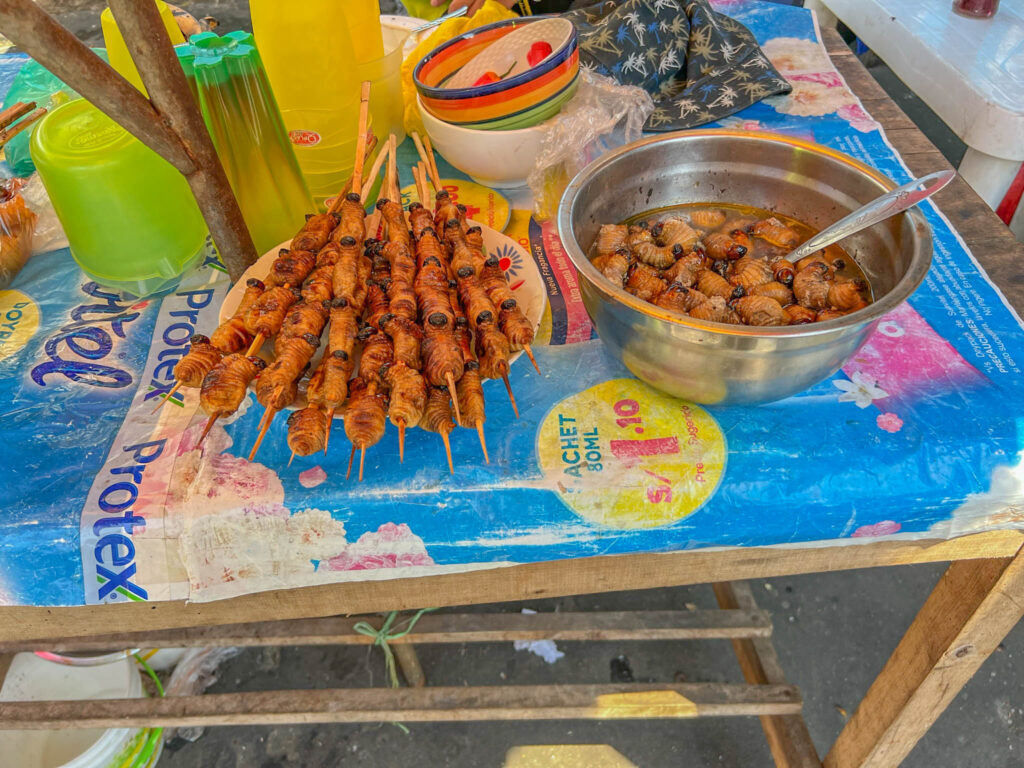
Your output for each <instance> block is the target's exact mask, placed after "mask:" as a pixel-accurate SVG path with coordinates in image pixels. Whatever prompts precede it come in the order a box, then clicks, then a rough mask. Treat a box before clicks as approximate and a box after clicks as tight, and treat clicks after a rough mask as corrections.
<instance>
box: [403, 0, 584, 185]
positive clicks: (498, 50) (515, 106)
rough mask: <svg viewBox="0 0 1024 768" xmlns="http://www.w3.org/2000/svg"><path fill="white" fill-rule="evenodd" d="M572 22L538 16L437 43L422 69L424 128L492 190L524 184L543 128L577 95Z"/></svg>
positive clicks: (418, 75)
mask: <svg viewBox="0 0 1024 768" xmlns="http://www.w3.org/2000/svg"><path fill="white" fill-rule="evenodd" d="M579 74H580V60H579V48H578V44H577V40H576V29H575V28H574V27H573V25H572V22H570V21H569V20H567V19H562V18H558V17H554V16H536V17H530V18H525V19H512V20H508V21H501V22H498V23H496V24H489V25H487V26H484V27H480V28H478V29H474V30H471V31H470V32H467V33H465V34H463V35H459V36H458V37H455V38H452V39H451V40H449V41H448V42H446V43H444V44H443V45H440V46H438V47H437V48H435V49H434V50H433V51H431V52H430V53H429V54H427V55H426V56H425V57H424V58H423V60H422V61H421V62H420V63H419V64H418V65H417V66H416V69H415V70H414V72H413V81H414V82H415V84H416V89H417V91H418V99H419V106H420V112H421V113H422V116H423V124H424V127H425V128H426V130H427V134H428V135H429V136H430V139H431V141H432V142H433V144H434V146H435V147H436V148H437V149H438V151H440V152H441V154H442V155H444V157H445V159H447V160H448V162H450V163H451V164H452V165H454V166H455V167H456V168H458V169H459V170H461V171H463V172H465V173H467V174H469V175H470V176H471V177H473V178H474V179H475V180H477V181H479V182H481V183H483V184H486V185H488V186H491V187H506V188H508V187H521V186H525V184H526V175H527V172H528V171H529V169H530V168H532V166H533V161H534V159H535V157H536V155H537V152H538V151H539V150H540V144H541V139H542V138H543V135H544V128H543V126H542V123H544V122H545V121H547V120H549V119H551V118H553V117H554V116H555V115H557V114H558V112H559V111H561V109H562V107H564V106H565V104H566V103H567V102H568V101H569V100H570V99H571V98H572V97H573V95H574V94H575V93H576V88H577V86H578V85H579Z"/></svg>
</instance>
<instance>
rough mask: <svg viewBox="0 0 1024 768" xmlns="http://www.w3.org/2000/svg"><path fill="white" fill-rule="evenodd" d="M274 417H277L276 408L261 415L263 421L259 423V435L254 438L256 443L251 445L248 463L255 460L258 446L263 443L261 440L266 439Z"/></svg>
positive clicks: (268, 409)
mask: <svg viewBox="0 0 1024 768" xmlns="http://www.w3.org/2000/svg"><path fill="white" fill-rule="evenodd" d="M275 415H277V409H276V408H267V410H266V412H265V413H264V414H263V421H261V422H260V433H259V435H257V436H256V442H255V443H253V446H252V450H251V451H249V461H252V460H253V459H254V458H256V451H258V450H259V449H260V444H261V443H262V442H263V438H264V437H266V434H267V430H268V429H270V424H271V422H273V421H274V416H275Z"/></svg>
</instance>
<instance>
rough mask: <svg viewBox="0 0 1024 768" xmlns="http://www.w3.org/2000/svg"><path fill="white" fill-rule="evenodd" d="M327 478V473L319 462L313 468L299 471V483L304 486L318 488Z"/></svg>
mask: <svg viewBox="0 0 1024 768" xmlns="http://www.w3.org/2000/svg"><path fill="white" fill-rule="evenodd" d="M326 479H327V473H326V472H325V471H324V468H323V467H321V466H320V465H319V464H317V465H316V466H315V467H313V468H312V469H307V470H306V471H305V472H300V473H299V485H301V486H302V487H303V488H316V487H317V486H318V485H320V483H322V482H323V481H324V480H326Z"/></svg>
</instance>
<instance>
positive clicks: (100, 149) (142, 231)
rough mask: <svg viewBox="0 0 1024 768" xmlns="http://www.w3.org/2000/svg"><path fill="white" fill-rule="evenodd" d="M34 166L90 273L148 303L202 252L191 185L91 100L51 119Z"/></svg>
mask: <svg viewBox="0 0 1024 768" xmlns="http://www.w3.org/2000/svg"><path fill="white" fill-rule="evenodd" d="M30 152H31V154H32V162H33V163H35V166H36V168H37V169H38V170H39V176H40V178H41V179H42V181H43V185H44V186H45V187H46V191H47V193H48V194H49V196H50V202H51V203H52V204H53V208H54V211H55V212H56V214H57V218H58V219H60V223H61V226H63V228H64V233H65V234H66V235H67V238H68V243H69V244H70V246H71V255H72V256H73V257H74V259H75V261H76V262H77V263H78V265H79V266H80V267H81V268H82V271H83V272H85V274H86V275H87V276H88V277H90V278H92V279H93V280H95V281H96V282H97V283H99V284H100V285H102V286H104V287H106V288H112V289H114V290H118V291H123V292H126V293H130V294H132V295H134V296H140V297H141V296H148V295H150V294H152V293H157V292H159V291H161V290H163V289H164V288H167V287H169V286H170V285H171V284H172V283H173V282H174V281H176V280H177V278H178V277H180V276H181V274H182V273H184V272H185V270H186V269H188V268H189V267H190V266H192V265H193V264H194V263H196V262H197V261H198V260H199V258H200V257H201V256H202V254H203V252H204V250H205V249H204V248H203V244H204V242H205V241H206V238H207V234H208V230H207V227H206V223H205V222H204V221H203V217H202V214H200V212H199V207H198V206H197V205H196V201H195V198H193V197H192V192H191V190H190V189H189V187H188V183H187V182H186V181H185V178H184V177H183V176H182V175H181V174H180V173H178V172H177V171H176V170H175V169H174V167H173V166H172V165H171V164H170V163H168V162H167V161H166V160H164V159H163V158H161V157H160V156H159V155H158V154H157V153H156V152H154V151H153V150H151V149H149V148H148V147H146V146H145V145H144V144H143V143H142V142H141V141H139V140H138V139H136V138H135V137H134V136H132V135H131V134H130V133H128V131H126V130H125V129H124V128H122V127H121V126H119V125H118V124H117V123H115V122H114V121H113V120H111V119H110V118H109V117H107V116H106V115H104V114H103V113H102V112H100V111H99V110H98V109H97V108H96V107H94V106H93V105H92V104H90V103H89V102H88V101H86V100H85V99H77V100H75V101H72V102H69V103H67V104H64V105H62V106H60V107H58V108H57V109H55V110H53V111H52V112H50V113H49V114H47V115H46V116H45V117H44V118H43V119H42V120H40V121H39V124H38V125H37V126H36V128H35V130H34V131H33V132H32V140H31V143H30Z"/></svg>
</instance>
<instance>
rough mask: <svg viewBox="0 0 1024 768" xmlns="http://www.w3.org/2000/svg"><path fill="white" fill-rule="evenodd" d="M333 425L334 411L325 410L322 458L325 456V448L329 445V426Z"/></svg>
mask: <svg viewBox="0 0 1024 768" xmlns="http://www.w3.org/2000/svg"><path fill="white" fill-rule="evenodd" d="M333 423H334V409H333V408H329V409H328V410H327V431H326V433H325V434H324V456H326V455H327V448H328V446H330V444H331V425H332V424H333Z"/></svg>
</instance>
